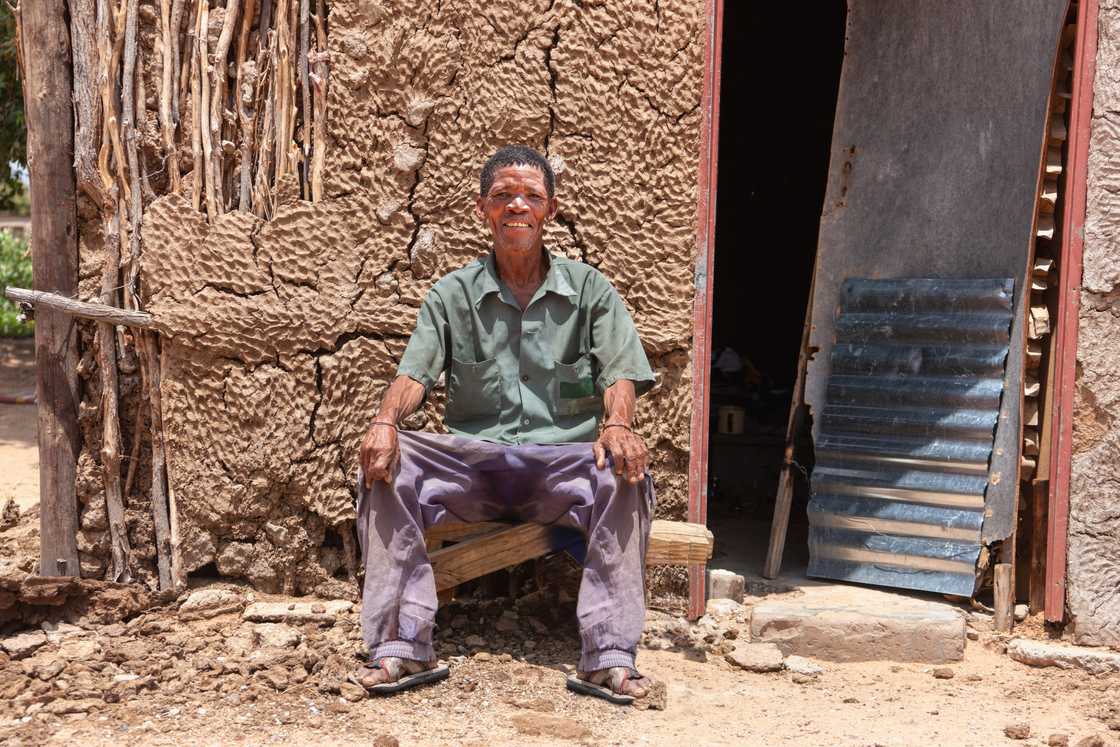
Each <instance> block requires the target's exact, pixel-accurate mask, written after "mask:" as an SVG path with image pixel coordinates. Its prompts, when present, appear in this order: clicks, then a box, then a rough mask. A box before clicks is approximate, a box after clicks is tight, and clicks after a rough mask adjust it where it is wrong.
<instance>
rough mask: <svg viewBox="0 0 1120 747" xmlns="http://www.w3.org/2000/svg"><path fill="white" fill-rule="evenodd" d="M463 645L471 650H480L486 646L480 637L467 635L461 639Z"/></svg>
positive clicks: (484, 640) (483, 639)
mask: <svg viewBox="0 0 1120 747" xmlns="http://www.w3.org/2000/svg"><path fill="white" fill-rule="evenodd" d="M463 644H464V645H467V646H470V647H471V648H482V647H483V646H485V645H486V639H485V638H483V637H482V636H480V635H469V636H467V637H466V638H464V639H463Z"/></svg>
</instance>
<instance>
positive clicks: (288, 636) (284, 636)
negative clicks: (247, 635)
mask: <svg viewBox="0 0 1120 747" xmlns="http://www.w3.org/2000/svg"><path fill="white" fill-rule="evenodd" d="M253 637H254V639H256V641H257V644H258V645H260V646H261V647H262V648H295V647H296V646H298V645H299V642H300V640H301V639H302V638H303V636H302V635H301V634H300V632H299V631H298V630H296V629H295V628H293V627H291V626H290V625H284V624H283V623H263V624H261V625H257V626H255V627H254V628H253Z"/></svg>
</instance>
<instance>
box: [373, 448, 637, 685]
mask: <svg viewBox="0 0 1120 747" xmlns="http://www.w3.org/2000/svg"><path fill="white" fill-rule="evenodd" d="M400 447H401V459H400V469H399V470H398V472H397V474H396V477H395V478H394V480H393V482H392V484H391V485H390V484H387V483H384V482H380V481H379V482H376V483H374V486H373V488H372V489H370V490H366V489H365V487H364V486H363V484H362V477H361V475H360V474H359V476H358V539H359V541H360V542H361V546H362V562H363V564H364V565H365V573H366V577H365V585H364V587H363V589H362V618H361V619H362V637H363V638H364V639H365V643H366V645H367V646H369V650H370V653H371V655H372V656H373V657H375V658H377V657H382V656H399V657H402V658H405V659H416V660H422V661H427V660H429V659H433V658H435V653H434V652H433V650H432V628H433V627H434V625H435V615H436V606H437V602H436V584H435V576H434V575H433V573H432V566H431V563H430V562H429V560H428V552H427V550H426V549H425V546H424V530H425V529H426V528H428V527H430V526H433V525H435V524H439V523H441V522H476V521H495V520H512V521H521V522H535V523H538V524H553V525H556V526H560V527H571V528H575V529H580V530H582V531H583V532H584V534H585V535H586V537H587V557H586V561H585V563H584V567H583V579H582V582H581V583H580V589H579V600H578V603H577V616H578V618H579V628H580V641H581V643H582V647H583V655H582V656H581V658H580V662H579V668H580V670H581V671H595V670H598V669H605V668H607V667H616V666H621V667H630V668H631V669H632V668H633V667H634V655H635V652H636V650H637V646H638V639H639V637H640V636H641V634H642V626H643V624H644V622H645V554H646V546H647V545H648V544H649V528H650V517H651V515H652V513H653V501H654V496H653V481H652V480H651V479H650V477H649V476H648V475H647V476H646V477H645V479H644V480H643V481H641V482H639V483H637V484H635V485H631V484H629V483H627V482H625V481H624V480H618V479H616V477H615V475H614V473H613V472H612V471H611V468H610V465H608V466H607V468H606V469H598V468H597V467H596V466H595V457H594V455H593V454H592V451H591V444H589V443H578V444H550V445H520V446H510V445H506V444H499V443H494V442H492V441H480V440H475V439H469V438H462V437H459V436H448V435H442V434H432V433H419V432H402V433H401V434H400Z"/></svg>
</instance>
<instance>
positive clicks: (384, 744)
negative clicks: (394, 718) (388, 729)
mask: <svg viewBox="0 0 1120 747" xmlns="http://www.w3.org/2000/svg"><path fill="white" fill-rule="evenodd" d="M373 747H401V743H400V742H399V741H397V738H396V737H394V736H390V735H389V734H378V735H377V737H375V738H374V740H373Z"/></svg>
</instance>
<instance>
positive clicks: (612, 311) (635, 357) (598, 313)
mask: <svg viewBox="0 0 1120 747" xmlns="http://www.w3.org/2000/svg"><path fill="white" fill-rule="evenodd" d="M594 294H595V300H594V301H593V303H592V306H591V312H590V319H591V354H592V356H593V357H594V358H595V361H596V363H597V364H598V366H599V376H598V379H597V380H596V382H595V384H596V388H597V389H598V391H599V393H600V394H602V393H603V392H605V391H606V390H607V388H608V387H610V386H611V385H612V384H614V383H615V382H616V381H618V380H619V379H629V380H630V381H633V382H634V389H635V391H637V393H638V394H639V395H642V394H644V393H646V392H647V391H649V390H650V388H651V387H652V386H653V384H654V381H655V379H654V376H653V371H652V370H651V369H650V366H649V360H648V359H647V358H646V353H645V350H643V349H642V341H641V339H640V338H639V337H638V329H637V328H636V327H635V326H634V320H633V319H632V318H631V317H630V312H629V311H627V310H626V306H625V304H623V303H622V298H621V297H620V296H619V295H618V291H616V290H615V289H614V286H612V285H611V284H610V282H609V281H608V280H607V279H606V278H604V277H602V276H601V275H600V276H599V277H598V280H597V282H596V283H595V290H594Z"/></svg>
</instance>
